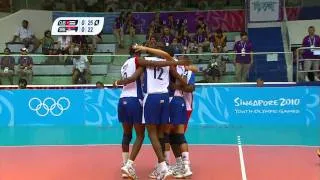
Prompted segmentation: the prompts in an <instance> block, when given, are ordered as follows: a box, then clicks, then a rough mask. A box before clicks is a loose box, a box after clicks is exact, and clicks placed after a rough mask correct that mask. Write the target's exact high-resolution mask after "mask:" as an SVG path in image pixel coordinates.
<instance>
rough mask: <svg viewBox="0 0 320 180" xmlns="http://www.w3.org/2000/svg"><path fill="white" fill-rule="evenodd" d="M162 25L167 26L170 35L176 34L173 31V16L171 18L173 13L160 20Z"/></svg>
mask: <svg viewBox="0 0 320 180" xmlns="http://www.w3.org/2000/svg"><path fill="white" fill-rule="evenodd" d="M162 25H163V26H165V27H168V28H169V29H170V33H171V34H172V35H176V32H175V21H174V18H173V14H171V13H170V14H169V15H168V18H167V19H164V20H163V21H162Z"/></svg>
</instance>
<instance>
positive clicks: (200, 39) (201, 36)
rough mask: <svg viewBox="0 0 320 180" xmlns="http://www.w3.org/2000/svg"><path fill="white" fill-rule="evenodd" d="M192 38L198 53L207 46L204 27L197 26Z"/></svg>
mask: <svg viewBox="0 0 320 180" xmlns="http://www.w3.org/2000/svg"><path fill="white" fill-rule="evenodd" d="M193 40H194V42H195V45H196V49H197V50H198V53H202V52H203V51H204V50H205V49H206V48H208V47H209V41H208V36H207V34H206V33H205V30H204V28H199V29H198V30H197V33H196V34H195V36H194V39H193Z"/></svg>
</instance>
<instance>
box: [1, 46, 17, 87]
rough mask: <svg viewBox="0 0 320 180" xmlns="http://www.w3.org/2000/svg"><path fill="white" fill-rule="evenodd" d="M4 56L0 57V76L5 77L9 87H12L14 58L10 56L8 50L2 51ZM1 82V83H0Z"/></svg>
mask: <svg viewBox="0 0 320 180" xmlns="http://www.w3.org/2000/svg"><path fill="white" fill-rule="evenodd" d="M4 54H5V56H2V57H1V61H0V68H1V71H0V76H1V77H7V78H8V79H9V82H10V84H11V85H13V75H14V64H15V60H14V57H12V56H10V49H9V48H5V49H4ZM0 82H1V81H0Z"/></svg>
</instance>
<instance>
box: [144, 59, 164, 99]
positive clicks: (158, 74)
mask: <svg viewBox="0 0 320 180" xmlns="http://www.w3.org/2000/svg"><path fill="white" fill-rule="evenodd" d="M145 60H147V61H166V60H165V59H161V58H157V57H145ZM169 69H170V68H169V67H168V66H167V67H147V68H146V70H145V72H144V92H145V93H147V94H161V93H168V86H169Z"/></svg>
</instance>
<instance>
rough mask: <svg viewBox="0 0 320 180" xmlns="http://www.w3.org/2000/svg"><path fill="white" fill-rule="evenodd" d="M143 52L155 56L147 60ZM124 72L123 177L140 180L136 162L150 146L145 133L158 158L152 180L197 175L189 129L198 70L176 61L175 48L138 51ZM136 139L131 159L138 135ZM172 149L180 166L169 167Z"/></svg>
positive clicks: (182, 60) (120, 110)
mask: <svg viewBox="0 0 320 180" xmlns="http://www.w3.org/2000/svg"><path fill="white" fill-rule="evenodd" d="M140 52H145V53H147V54H149V55H152V56H146V57H141V56H140ZM130 54H131V58H129V59H128V60H127V61H126V62H125V63H124V65H123V66H122V68H121V75H122V79H121V80H118V81H115V82H114V86H120V85H123V90H122V93H121V96H120V100H119V104H118V117H119V121H120V122H121V124H122V127H123V139H122V158H123V166H122V167H121V174H122V177H123V178H130V179H138V177H137V175H136V171H135V168H134V161H135V159H136V157H137V155H138V153H139V151H140V148H141V146H142V143H143V140H144V134H145V128H146V129H147V132H148V136H149V139H150V142H151V144H152V147H153V150H154V152H155V154H156V156H157V159H158V162H157V165H156V168H155V169H154V170H153V172H151V173H150V175H149V178H152V179H161V180H162V179H167V178H169V177H172V176H173V177H175V178H186V177H190V176H191V175H192V171H191V167H190V160H189V152H188V144H187V141H186V138H185V132H186V125H187V123H188V119H189V118H190V115H191V111H192V100H193V96H192V92H193V91H194V89H195V86H194V83H195V76H194V72H195V71H196V68H195V67H194V66H192V65H190V61H189V60H188V59H187V58H186V57H184V56H180V57H174V55H173V50H172V49H171V48H169V47H166V48H164V49H163V50H160V49H153V48H148V47H144V46H138V45H134V46H132V48H131V49H130ZM133 129H134V130H135V133H136V139H135V142H134V144H133V146H132V150H131V153H130V154H129V146H130V142H131V139H132V130H133ZM170 149H172V151H173V154H174V156H175V158H176V163H175V164H174V165H171V166H169V155H170Z"/></svg>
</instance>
